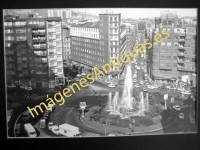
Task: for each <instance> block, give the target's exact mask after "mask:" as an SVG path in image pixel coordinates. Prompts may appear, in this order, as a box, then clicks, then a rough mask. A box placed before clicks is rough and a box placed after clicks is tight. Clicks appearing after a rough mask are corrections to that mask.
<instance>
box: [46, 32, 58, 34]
mask: <svg viewBox="0 0 200 150" xmlns="http://www.w3.org/2000/svg"><path fill="white" fill-rule="evenodd" d="M55 33H56V32H47V34H55Z"/></svg>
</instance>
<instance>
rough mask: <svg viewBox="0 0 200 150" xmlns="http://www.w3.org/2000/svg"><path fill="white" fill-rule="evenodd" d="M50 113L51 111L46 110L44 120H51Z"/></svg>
mask: <svg viewBox="0 0 200 150" xmlns="http://www.w3.org/2000/svg"><path fill="white" fill-rule="evenodd" d="M50 113H51V112H50V111H48V110H45V112H44V115H43V118H44V119H46V120H47V119H48V118H49V115H50Z"/></svg>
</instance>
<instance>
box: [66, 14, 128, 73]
mask: <svg viewBox="0 0 200 150" xmlns="http://www.w3.org/2000/svg"><path fill="white" fill-rule="evenodd" d="M99 18H100V19H99V22H98V23H97V22H96V23H95V22H86V23H82V24H76V25H72V26H71V28H70V29H71V32H70V36H71V57H72V60H74V61H75V62H79V63H81V64H84V65H86V66H90V67H91V68H93V67H94V66H96V67H99V68H100V69H102V68H101V67H102V66H103V65H104V64H106V63H110V59H112V58H114V54H115V55H116V57H118V58H119V57H120V54H122V53H124V52H125V51H126V26H125V25H122V24H121V15H120V14H113V13H109V12H107V13H105V14H99ZM116 64H117V62H116ZM112 67H113V66H112ZM112 70H113V71H112V73H111V74H118V71H119V70H120V68H118V69H116V68H114V67H113V69H112Z"/></svg>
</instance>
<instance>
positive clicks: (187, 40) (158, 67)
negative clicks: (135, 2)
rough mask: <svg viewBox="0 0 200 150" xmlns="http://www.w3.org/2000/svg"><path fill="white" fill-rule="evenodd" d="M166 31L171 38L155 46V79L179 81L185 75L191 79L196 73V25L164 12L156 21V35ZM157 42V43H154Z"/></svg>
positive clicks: (172, 13) (174, 14)
mask: <svg viewBox="0 0 200 150" xmlns="http://www.w3.org/2000/svg"><path fill="white" fill-rule="evenodd" d="M162 30H165V31H166V32H168V33H169V35H170V36H169V38H168V39H165V40H164V41H163V42H161V43H157V44H153V76H154V79H163V78H164V79H170V78H174V79H177V78H178V77H181V76H183V75H189V76H190V77H191V78H192V76H193V74H194V73H195V57H196V56H195V39H196V25H194V23H193V20H192V21H191V22H190V23H186V21H184V19H179V18H178V16H177V14H176V12H163V13H162V14H161V17H160V18H156V20H155V33H154V34H156V33H157V32H161V31H162ZM154 42H155V41H154Z"/></svg>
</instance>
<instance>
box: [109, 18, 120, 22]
mask: <svg viewBox="0 0 200 150" xmlns="http://www.w3.org/2000/svg"><path fill="white" fill-rule="evenodd" d="M109 21H110V22H112V21H118V17H109Z"/></svg>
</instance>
